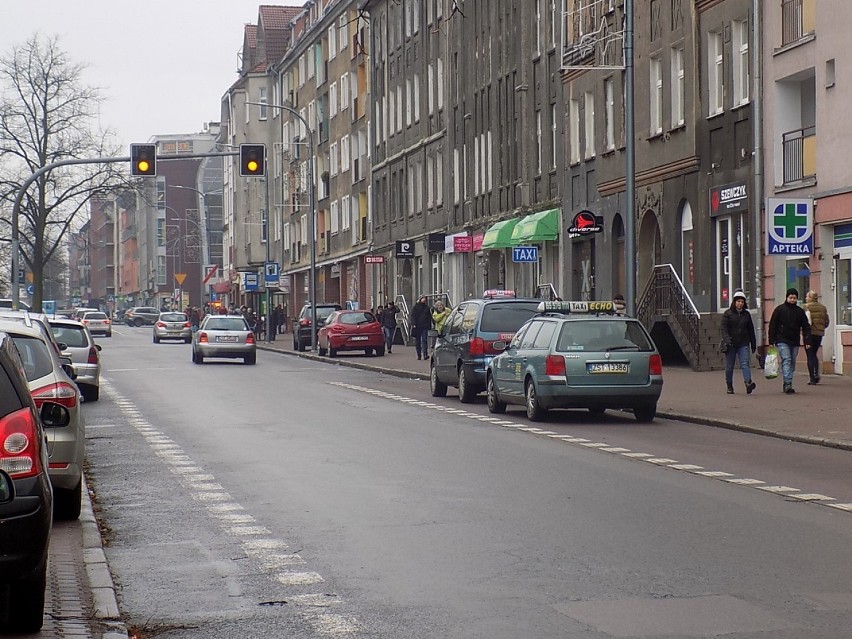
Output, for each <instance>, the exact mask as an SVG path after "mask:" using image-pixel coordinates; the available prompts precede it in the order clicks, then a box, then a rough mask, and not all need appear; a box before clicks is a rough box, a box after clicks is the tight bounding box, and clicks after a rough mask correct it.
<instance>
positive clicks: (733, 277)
mask: <svg viewBox="0 0 852 639" xmlns="http://www.w3.org/2000/svg"><path fill="white" fill-rule="evenodd" d="M741 220H742V218H741V217H740V216H737V217H730V216H728V217H720V218H716V282H717V283H718V285H717V287H716V308H717V310H719V311H724V310H725V309H726V308H729V307H730V306H731V296H732V295H733V294H734V291H735V290H737V289H738V288H742V287H743V263H742V260H743V255H742V229H741V227H740V222H741Z"/></svg>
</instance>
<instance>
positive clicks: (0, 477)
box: [0, 333, 69, 633]
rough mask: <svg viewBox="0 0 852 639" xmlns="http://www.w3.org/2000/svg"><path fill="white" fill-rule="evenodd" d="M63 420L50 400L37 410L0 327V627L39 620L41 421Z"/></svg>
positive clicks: (63, 412)
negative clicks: (0, 331) (39, 410)
mask: <svg viewBox="0 0 852 639" xmlns="http://www.w3.org/2000/svg"><path fill="white" fill-rule="evenodd" d="M68 422H69V413H68V410H67V409H65V408H64V407H63V406H60V405H59V404H56V403H54V402H45V403H44V404H43V405H42V408H41V413H40V414H39V412H38V411H37V410H36V406H35V403H34V402H33V399H32V396H31V395H30V391H29V387H28V384H27V378H26V375H25V374H24V367H23V363H22V362H21V358H20V356H19V354H18V350H17V348H16V347H15V344H14V342H13V341H12V338H11V337H9V336H8V335H7V334H5V333H0V631H2V630H4V629H9V630H12V631H13V632H23V633H32V632H37V631H38V630H39V629H40V628H41V626H42V622H43V618H44V593H45V587H46V585H47V554H48V545H49V541H50V530H51V525H52V517H53V492H52V490H51V484H50V478H49V476H48V460H47V442H46V439H45V432H44V427H45V426H51V427H62V426H65V425H67V424H68ZM4 605H5V607H6V609H5V610H4V609H3V607H4Z"/></svg>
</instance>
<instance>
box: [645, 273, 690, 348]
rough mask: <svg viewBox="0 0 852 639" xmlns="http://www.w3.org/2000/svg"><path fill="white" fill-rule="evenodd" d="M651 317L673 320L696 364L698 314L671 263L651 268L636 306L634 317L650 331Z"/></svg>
mask: <svg viewBox="0 0 852 639" xmlns="http://www.w3.org/2000/svg"><path fill="white" fill-rule="evenodd" d="M654 315H666V316H667V317H669V318H671V319H672V320H674V322H675V323H676V324H677V326H678V327H679V328H680V330H681V331H682V332H683V334H684V337H685V339H686V344H684V346H686V347H687V348H688V349H689V350H691V351H692V354H693V356H694V358H695V359H696V361H697V359H698V354H699V351H700V345H699V325H700V322H701V315H700V313H699V312H698V309H697V308H696V306H695V304H694V303H693V302H692V299H691V298H690V297H689V293H688V292H687V290H686V287H685V286H684V285H683V282H682V281H681V279H680V277H679V276H678V274H677V271H676V270H675V268H674V266H673V265H671V264H658V265H656V266H654V270H653V273H652V275H651V277H650V278H649V279H648V283H647V284H646V285H645V290H644V291H643V292H642V297H641V298H640V302H639V304H638V306H637V309H636V317H637V318H638V319H639V321H641V322H642V323H643V324H644V325H645V327H646V328H648V329H650V328H651V326H650V324H651V321H652V317H653V316H654Z"/></svg>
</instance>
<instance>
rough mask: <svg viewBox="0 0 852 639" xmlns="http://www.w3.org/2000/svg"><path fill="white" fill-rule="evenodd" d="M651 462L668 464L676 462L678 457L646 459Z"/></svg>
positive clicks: (662, 464)
mask: <svg viewBox="0 0 852 639" xmlns="http://www.w3.org/2000/svg"><path fill="white" fill-rule="evenodd" d="M644 461H646V462H648V463H649V464H657V465H658V466H668V465H670V464H676V463H677V460H676V459H669V458H668V457H650V458H648V459H646V460H644Z"/></svg>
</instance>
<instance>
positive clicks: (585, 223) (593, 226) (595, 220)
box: [568, 211, 603, 235]
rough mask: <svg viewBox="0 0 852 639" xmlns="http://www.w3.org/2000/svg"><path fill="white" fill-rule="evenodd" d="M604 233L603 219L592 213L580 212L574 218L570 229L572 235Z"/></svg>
mask: <svg viewBox="0 0 852 639" xmlns="http://www.w3.org/2000/svg"><path fill="white" fill-rule="evenodd" d="M601 231H603V218H601V217H598V216H597V215H595V214H594V213H592V212H591V211H580V212H579V213H577V215H575V216H574V221H573V222H571V226H570V227H568V233H570V234H571V235H591V234H592V233H600V232H601Z"/></svg>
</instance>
